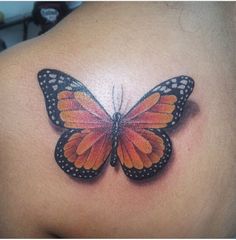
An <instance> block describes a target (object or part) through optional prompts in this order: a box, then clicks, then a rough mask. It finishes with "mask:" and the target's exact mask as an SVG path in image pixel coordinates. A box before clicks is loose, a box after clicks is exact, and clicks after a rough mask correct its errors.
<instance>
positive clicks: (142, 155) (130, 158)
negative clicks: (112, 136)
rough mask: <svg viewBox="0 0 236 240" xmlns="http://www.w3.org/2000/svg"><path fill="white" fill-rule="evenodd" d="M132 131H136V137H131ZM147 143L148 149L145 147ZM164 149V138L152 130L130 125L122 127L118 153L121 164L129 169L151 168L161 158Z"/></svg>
mask: <svg viewBox="0 0 236 240" xmlns="http://www.w3.org/2000/svg"><path fill="white" fill-rule="evenodd" d="M130 131H132V132H135V134H134V133H133V136H135V138H132V137H130ZM138 141H139V143H138ZM147 143H148V144H147ZM145 145H146V148H147V149H145V147H144V146H145ZM164 151H165V144H164V141H163V139H162V138H161V137H160V136H158V135H156V134H155V133H153V132H152V131H149V130H145V129H138V130H134V129H130V128H128V127H126V128H124V129H122V137H121V139H120V141H119V144H118V148H117V154H118V157H119V159H120V161H121V164H122V165H123V166H125V167H127V168H128V169H131V168H135V169H143V168H149V167H151V166H152V165H153V164H155V163H158V162H159V161H160V160H161V158H162V156H163V155H164Z"/></svg>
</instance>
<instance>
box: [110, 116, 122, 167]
mask: <svg viewBox="0 0 236 240" xmlns="http://www.w3.org/2000/svg"><path fill="white" fill-rule="evenodd" d="M112 119H113V125H112V152H111V159H110V164H111V166H112V167H115V165H116V163H117V161H118V157H117V147H118V140H119V134H120V130H121V129H120V128H121V120H122V115H121V113H120V112H115V113H114V114H113V118H112Z"/></svg>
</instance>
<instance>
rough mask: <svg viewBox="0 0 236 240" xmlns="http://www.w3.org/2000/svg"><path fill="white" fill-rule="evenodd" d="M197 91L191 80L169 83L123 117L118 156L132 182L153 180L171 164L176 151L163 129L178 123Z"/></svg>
mask: <svg viewBox="0 0 236 240" xmlns="http://www.w3.org/2000/svg"><path fill="white" fill-rule="evenodd" d="M193 87H194V82H193V80H192V79H191V78H190V77H187V76H179V77H175V78H172V79H169V80H167V81H165V82H163V83H161V84H160V85H158V86H156V87H155V88H153V89H152V90H151V91H149V92H148V93H147V94H145V96H144V97H143V98H142V99H141V100H140V101H139V102H138V103H137V104H136V105H135V106H134V107H133V108H132V109H131V110H130V111H129V112H128V113H127V114H126V115H125V116H124V117H123V119H122V128H121V134H120V135H121V137H120V140H119V143H118V148H117V155H118V157H119V159H120V162H121V165H122V167H123V170H124V172H125V174H126V175H127V176H128V177H129V178H132V179H135V180H140V179H144V178H149V177H151V176H153V175H155V174H156V173H157V171H158V170H159V169H161V168H163V166H164V165H165V164H166V163H167V162H168V160H169V158H170V155H171V151H172V147H171V141H170V139H169V137H168V135H167V134H166V133H165V132H164V131H163V129H165V128H168V127H171V126H174V125H175V124H176V123H177V122H178V120H179V119H180V117H181V115H182V112H183V107H184V104H185V103H186V101H187V99H188V97H189V95H190V94H191V92H192V90H193Z"/></svg>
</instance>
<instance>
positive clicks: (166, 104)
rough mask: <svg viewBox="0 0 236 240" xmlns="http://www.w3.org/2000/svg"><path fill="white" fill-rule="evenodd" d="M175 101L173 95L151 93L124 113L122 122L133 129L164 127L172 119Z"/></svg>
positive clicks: (175, 98)
mask: <svg viewBox="0 0 236 240" xmlns="http://www.w3.org/2000/svg"><path fill="white" fill-rule="evenodd" d="M176 102H177V97H176V96H175V95H164V96H160V93H153V94H151V95H150V96H149V97H147V98H145V99H144V100H143V101H141V102H140V103H138V105H137V106H136V107H134V108H133V109H132V110H131V111H130V112H129V113H127V115H125V117H124V120H123V121H124V124H125V125H126V126H128V127H130V128H134V129H137V128H139V129H145V128H159V129H160V128H165V127H166V126H167V124H168V123H170V122H171V121H172V120H173V114H172V113H173V112H174V110H175V108H176V105H175V104H176Z"/></svg>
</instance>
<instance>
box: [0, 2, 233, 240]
mask: <svg viewBox="0 0 236 240" xmlns="http://www.w3.org/2000/svg"><path fill="white" fill-rule="evenodd" d="M234 15H235V4H234V3H190V2H189V3H171V2H170V3H152V2H149V3H143V2H139V3H129V2H127V3H116V2H114V3H85V4H83V5H82V6H81V7H80V8H79V9H78V10H76V11H75V12H73V13H72V14H70V15H69V16H68V17H67V18H65V19H64V20H63V21H62V22H61V23H60V24H58V25H57V26H56V27H55V28H53V29H52V30H51V31H49V32H48V33H46V34H44V35H42V36H40V37H38V38H35V39H33V40H30V41H27V42H24V43H21V44H19V45H17V46H16V47H13V48H11V49H9V50H7V51H5V52H3V53H2V54H1V55H0V76H1V86H2V87H1V90H2V93H1V95H0V102H1V105H0V106H1V120H0V124H1V125H0V129H1V138H0V142H1V143H0V148H1V149H0V152H1V157H0V177H1V184H0V192H1V193H2V194H1V198H0V212H1V217H0V229H1V230H0V233H1V236H2V237H44V236H47V237H50V236H61V237H232V236H235V234H236V232H235V229H236V226H235V218H236V208H235V206H236V202H235V199H236V192H235V189H236V165H235V155H236V154H235V153H236V152H235V147H234V142H235V140H236V139H235V124H234V119H235V111H236V110H235V102H236V99H235V90H236V84H235V66H234V63H235V46H234V45H235V44H234V41H233V40H234V39H235V32H234V29H235V22H234V21H235V20H234V19H233V16H234ZM45 67H47V68H54V69H59V70H61V71H63V72H66V73H68V74H70V75H71V76H74V77H75V78H76V79H78V80H80V81H81V82H82V83H84V84H85V85H86V86H87V87H88V89H90V90H91V92H92V93H93V94H94V95H95V96H96V98H97V99H98V100H99V102H100V103H101V104H102V106H104V108H105V109H106V111H107V112H108V113H109V114H110V115H112V114H113V113H114V110H113V104H112V88H113V86H114V87H115V89H119V88H120V86H121V85H122V86H123V89H124V90H123V106H122V109H121V112H122V111H125V109H130V108H131V107H132V106H133V105H134V104H135V103H136V102H137V101H138V100H139V99H140V98H141V97H142V96H143V95H144V94H145V93H146V92H148V91H149V90H150V89H151V88H153V87H154V86H156V85H157V84H160V83H161V82H163V81H164V80H167V79H169V78H171V77H174V76H178V75H182V74H184V75H188V76H191V77H192V78H193V79H194V80H195V89H194V91H193V93H192V95H191V96H190V98H189V103H188V104H187V105H186V108H185V113H184V116H183V119H182V120H181V122H180V123H179V124H178V126H176V127H175V128H174V129H171V130H170V131H168V134H169V136H170V138H171V141H172V144H173V154H172V157H171V160H170V161H171V162H170V164H169V166H168V167H167V169H165V170H164V171H163V172H162V173H161V174H160V176H159V177H158V178H156V179H155V180H153V181H146V182H143V183H134V182H132V181H130V180H129V179H128V178H127V177H126V176H125V175H124V174H123V172H122V169H121V168H120V167H119V166H118V167H116V168H115V169H114V168H111V167H110V166H107V168H106V171H104V173H103V174H102V175H101V176H100V177H99V179H98V180H97V181H93V182H84V181H74V180H73V179H71V178H69V177H68V176H67V175H66V174H64V173H63V172H62V171H61V170H60V169H59V168H58V166H57V165H56V163H55V160H54V156H53V154H54V148H55V144H56V142H57V140H58V138H59V136H60V133H59V132H58V131H56V130H55V128H53V127H52V126H51V124H50V122H49V119H48V116H47V113H46V111H45V104H44V99H43V96H42V93H41V90H40V89H39V87H38V83H37V76H36V75H37V72H38V71H39V70H40V69H43V68H45ZM126 106H127V107H126Z"/></svg>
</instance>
